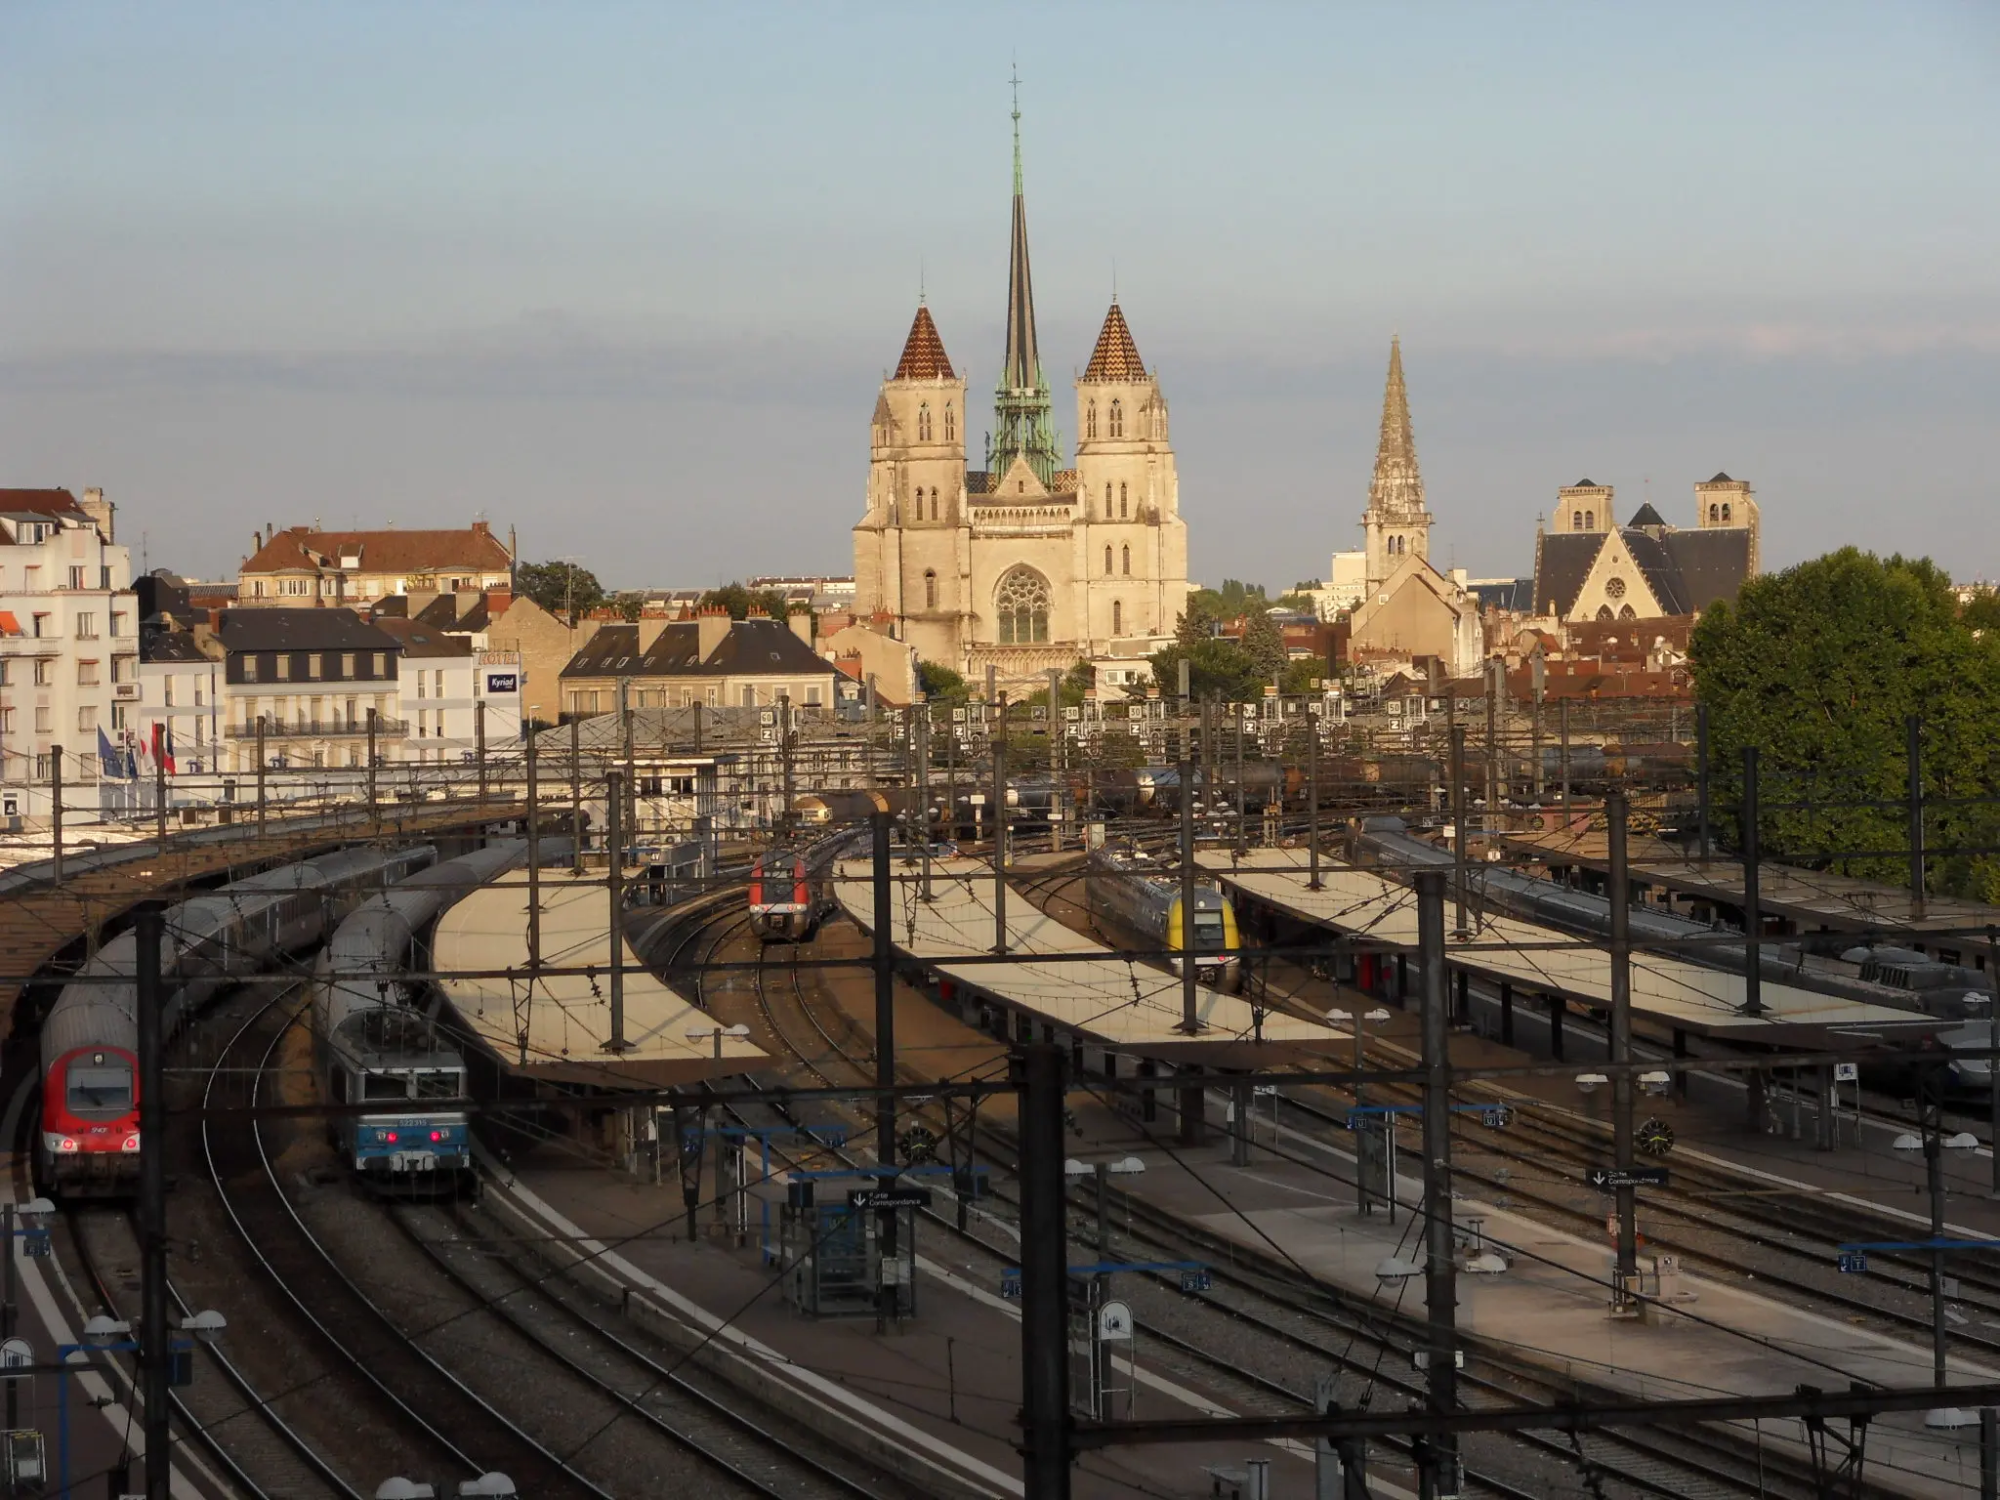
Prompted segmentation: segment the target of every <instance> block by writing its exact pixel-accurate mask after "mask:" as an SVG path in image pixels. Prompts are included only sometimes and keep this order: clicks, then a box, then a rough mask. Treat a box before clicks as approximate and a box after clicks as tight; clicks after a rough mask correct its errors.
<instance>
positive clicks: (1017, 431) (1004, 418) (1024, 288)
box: [986, 77, 1062, 484]
mask: <svg viewBox="0 0 2000 1500" xmlns="http://www.w3.org/2000/svg"><path fill="white" fill-rule="evenodd" d="M1013 85H1014V227H1013V237H1012V240H1011V241H1010V243H1009V246H1008V255H1007V354H1006V358H1005V360H1004V362H1003V363H1002V365H1001V367H1000V383H999V385H998V386H997V387H996V388H995V391H994V400H993V438H992V446H991V448H990V449H989V450H988V452H987V455H986V467H987V469H988V470H989V471H990V472H991V473H993V474H994V475H996V476H997V475H999V474H1000V473H1001V472H1002V471H1004V470H1005V469H1006V468H1007V466H1008V465H1009V464H1011V463H1012V462H1013V461H1014V459H1015V457H1016V456H1017V455H1018V456H1022V457H1025V458H1026V459H1027V460H1028V464H1029V467H1031V468H1032V469H1033V470H1034V471H1035V473H1036V474H1037V475H1038V476H1039V477H1040V478H1041V481H1042V483H1043V484H1049V483H1052V482H1053V481H1054V479H1055V474H1056V470H1057V469H1059V468H1061V467H1062V457H1061V454H1060V453H1059V452H1058V451H1057V450H1058V445H1057V442H1056V435H1055V430H1054V429H1053V428H1052V427H1051V426H1050V423H1049V409H1050V403H1049V386H1048V382H1047V381H1046V380H1044V379H1043V378H1042V360H1041V355H1040V353H1039V352H1038V351H1037V349H1036V348H1035V289H1034V283H1033V280H1032V278H1031V276H1030V274H1029V269H1028V209H1027V199H1026V197H1025V196H1024V194H1023V192H1022V186H1021V80H1020V79H1019V78H1018V77H1016V78H1015V79H1014V80H1013Z"/></svg>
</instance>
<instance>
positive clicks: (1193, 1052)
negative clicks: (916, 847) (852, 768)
mask: <svg viewBox="0 0 2000 1500" xmlns="http://www.w3.org/2000/svg"><path fill="white" fill-rule="evenodd" d="M896 873H897V876H898V877H899V878H898V883H897V886H896V891H895V897H894V899H895V919H894V928H893V931H892V933H891V938H892V941H893V942H894V944H895V946H896V948H897V949H898V950H899V951H900V952H902V953H903V954H905V955H907V956H908V957H909V958H911V959H913V960H915V961H917V962H919V963H921V964H923V965H924V966H925V967H926V968H928V969H930V970H931V971H933V972H934V973H936V974H938V975H939V976H941V977H942V978H943V979H944V980H945V981H946V982H948V983H949V984H950V985H951V986H952V988H953V990H954V991H967V992H971V993H974V994H977V995H979V996H982V997H984V998H985V999H987V1000H989V1001H990V1002H992V1003H994V1004H996V1005H998V1006H1000V1007H1002V1008H1004V1009H1005V1010H1007V1011H1009V1012H1010V1013H1012V1015H1013V1016H1014V1017H1015V1019H1016V1020H1017V1021H1018V1022H1019V1023H1020V1024H1021V1025H1022V1026H1023V1027H1029V1026H1040V1027H1041V1028H1042V1029H1043V1031H1044V1034H1045V1035H1053V1036H1055V1037H1057V1038H1058V1039H1074V1040H1075V1041H1077V1042H1080V1043H1087V1044H1091V1045H1095V1046H1101V1047H1104V1048H1107V1049H1112V1050H1115V1051H1118V1052H1123V1053H1131V1054H1135V1055H1139V1056H1143V1057H1147V1058H1152V1059H1155V1060H1159V1061H1163V1062H1171V1063H1174V1064H1176V1065H1182V1066H1189V1067H1196V1066H1199V1067H1220V1068H1272V1067H1283V1066H1286V1065H1288V1064H1290V1063H1294V1062H1297V1063H1305V1062H1310V1061H1313V1060H1315V1059H1317V1060H1324V1059H1325V1058H1326V1057H1329V1056H1334V1055H1338V1049H1339V1048H1340V1047H1341V1046H1342V1045H1343V1044H1344V1038H1343V1036H1342V1035H1341V1034H1339V1033H1336V1032H1334V1031H1332V1030H1331V1029H1330V1028H1328V1027H1326V1026H1322V1025H1319V1024H1317V1023H1316V1022H1313V1021H1307V1020H1302V1019H1300V1018H1298V1017H1296V1016H1289V1015H1283V1014H1279V1013H1276V1012H1273V1011H1271V1010H1268V1009H1266V1008H1264V1007H1262V1006H1258V1005H1254V1004H1252V1003H1251V1001H1249V1000H1247V999H1244V998H1242V997H1240V996H1236V995H1230V994H1225V993H1224V992H1222V991H1220V990H1214V989H1208V988H1206V987H1201V988H1197V990H1196V991H1195V999H1196V1017H1197V1020H1198V1023H1199V1027H1200V1029H1199V1030H1198V1031H1195V1032H1192V1033H1190V1032H1188V1031H1185V1030H1183V1029H1182V1025H1181V1023H1182V994H1183V991H1182V982H1181V980H1180V978H1179V977H1178V976H1176V975H1174V974H1172V973H1170V972H1168V971H1167V970H1165V969H1161V968H1155V967H1153V966H1152V965H1151V964H1149V963H1146V962H1143V961H1141V960H1138V959H1117V958H1100V959H1091V958H1082V957H1076V956H1074V955H1082V954H1089V953H1096V952H1101V951H1103V949H1102V945H1101V944H1100V943H1098V942H1096V941H1094V940H1093V939H1091V938H1088V937H1085V936H1084V935H1083V934H1081V933H1078V932H1076V931H1075V930H1073V929H1072V928H1069V927H1067V926H1065V925H1064V924H1063V923H1061V922H1059V921H1057V920H1056V919H1055V918H1053V917H1051V916H1048V915H1047V914H1046V913H1044V912H1041V911H1039V910H1037V909H1036V908H1035V907H1034V906H1033V905H1031V904H1030V903H1029V902H1028V900H1027V898H1026V897H1024V896H1021V895H1020V894H1019V893H1018V892H1014V893H1012V894H1011V899H1010V900H1009V901H1008V903H1007V920H1006V933H1007V944H1006V945H1007V953H1008V954H1009V955H1010V956H1012V957H1014V958H1015V959H1016V960H1017V961H1016V962H1012V963H1004V964H1002V963H978V962H964V960H968V959H974V958H979V957H983V956H985V955H989V954H992V953H993V950H994V937H995V929H994V903H993V868H992V866H991V865H989V864H987V863H986V862H985V861H983V860H973V859H951V860H939V861H936V862H935V863H933V864H932V866H931V899H929V900H928V901H927V900H924V899H923V895H922V889H921V885H920V883H919V881H918V880H917V879H915V878H913V877H912V872H910V871H909V870H906V869H904V868H902V867H900V866H899V867H898V869H897V872H896ZM834 894H835V897H836V898H837V899H838V900H839V902H840V904H841V906H842V908H843V909H844V910H845V911H846V913H847V915H848V917H849V918H850V919H852V920H853V921H854V922H855V923H856V925H858V926H859V927H861V928H862V929H863V930H864V931H871V930H872V929H873V926H874V921H875V897H874V887H873V884H872V881H871V879H870V870H869V867H868V865H867V864H866V863H865V862H861V861H851V862H848V863H845V864H843V865H841V866H840V868H839V870H838V871H837V872H836V874H835V880H834ZM1038 958H1040V959H1044V960H1049V961H1046V962H1039V963H1038V962H1036V961H1035V960H1036V959H1038ZM954 959H956V960H960V962H956V963H954V962H953V960H954ZM1017 1034H1023V1035H1024V1034H1025V1033H1017Z"/></svg>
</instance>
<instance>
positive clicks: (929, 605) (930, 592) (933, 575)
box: [924, 568, 937, 609]
mask: <svg viewBox="0 0 2000 1500" xmlns="http://www.w3.org/2000/svg"><path fill="white" fill-rule="evenodd" d="M924 608H925V609H936V608H937V570H936V569H934V568H925V569H924Z"/></svg>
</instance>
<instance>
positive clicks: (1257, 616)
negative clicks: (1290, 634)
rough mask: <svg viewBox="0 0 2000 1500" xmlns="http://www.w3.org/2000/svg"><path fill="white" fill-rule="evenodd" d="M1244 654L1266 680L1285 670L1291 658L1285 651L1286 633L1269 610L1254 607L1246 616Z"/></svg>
mask: <svg viewBox="0 0 2000 1500" xmlns="http://www.w3.org/2000/svg"><path fill="white" fill-rule="evenodd" d="M1243 654H1244V655H1245V656H1247V657H1249V658H1250V665H1251V666H1253V667H1255V668H1256V669H1257V675H1258V676H1259V677H1260V678H1262V679H1263V680H1264V681H1266V682H1268V681H1270V680H1271V679H1272V678H1274V677H1276V676H1278V675H1279V674H1280V673H1282V672H1283V671H1284V670H1285V663H1286V662H1287V661H1288V660H1289V659H1290V658H1289V657H1288V656H1287V654H1286V652H1285V635H1284V632H1283V631H1282V630H1280V629H1279V628H1278V622H1277V621H1276V620H1274V619H1272V618H1271V614H1270V611H1269V610H1265V609H1253V610H1251V611H1250V613H1249V614H1248V615H1246V616H1245V617H1244V620H1243Z"/></svg>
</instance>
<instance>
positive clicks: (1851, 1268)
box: [1840, 1250, 1868, 1276]
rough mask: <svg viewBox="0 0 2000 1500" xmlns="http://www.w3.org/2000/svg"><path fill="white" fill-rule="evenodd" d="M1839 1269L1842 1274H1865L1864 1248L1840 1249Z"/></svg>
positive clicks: (1865, 1258) (1865, 1253)
mask: <svg viewBox="0 0 2000 1500" xmlns="http://www.w3.org/2000/svg"><path fill="white" fill-rule="evenodd" d="M1840 1269H1841V1272H1842V1274H1843V1275H1847V1276H1865V1275H1866V1274H1867V1273H1868V1252H1867V1251H1866V1250H1843V1251H1841V1252H1840Z"/></svg>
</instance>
